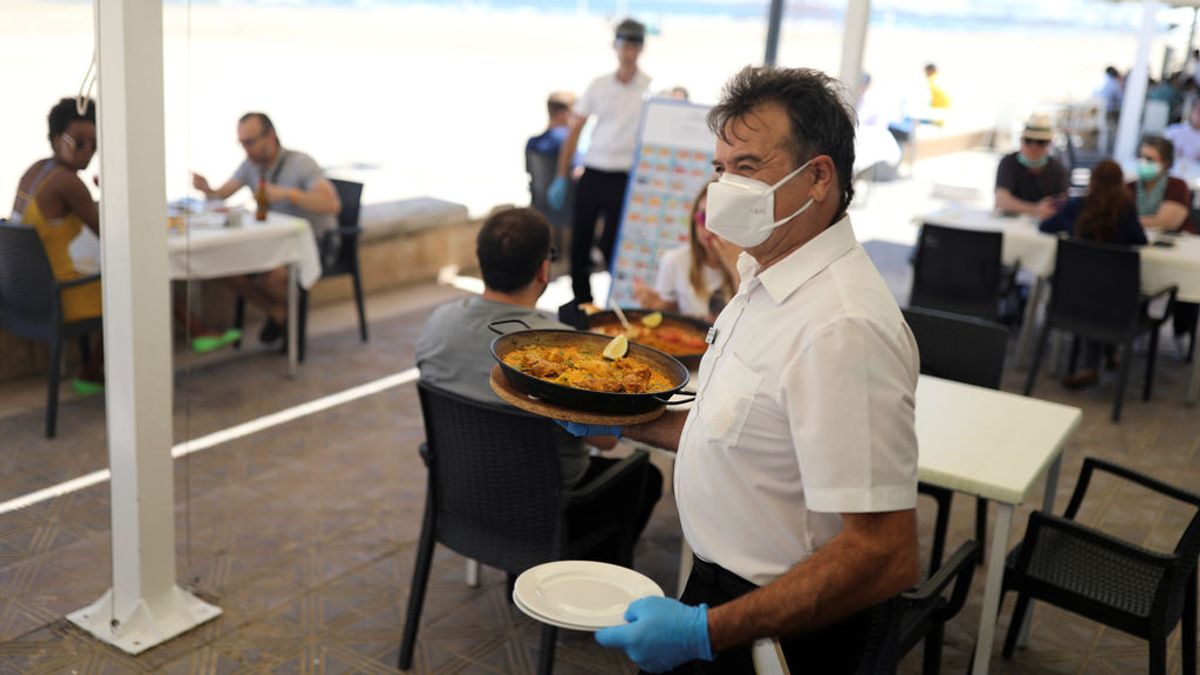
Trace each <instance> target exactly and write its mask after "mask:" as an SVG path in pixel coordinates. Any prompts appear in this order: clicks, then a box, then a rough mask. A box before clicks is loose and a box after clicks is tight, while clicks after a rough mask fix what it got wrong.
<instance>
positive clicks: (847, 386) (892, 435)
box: [675, 218, 919, 585]
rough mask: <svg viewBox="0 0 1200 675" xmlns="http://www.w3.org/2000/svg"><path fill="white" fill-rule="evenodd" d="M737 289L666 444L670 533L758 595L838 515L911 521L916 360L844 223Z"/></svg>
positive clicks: (744, 263) (748, 275)
mask: <svg viewBox="0 0 1200 675" xmlns="http://www.w3.org/2000/svg"><path fill="white" fill-rule="evenodd" d="M738 269H739V271H740V272H741V277H742V283H741V286H740V288H739V289H738V293H737V295H735V296H734V298H733V299H732V300H731V301H730V303H729V304H728V305H727V306H726V307H725V310H724V311H722V312H721V315H720V316H719V317H718V318H717V321H716V323H715V325H714V328H715V329H716V335H715V338H714V339H713V342H712V345H711V346H710V347H709V349H708V351H707V353H705V355H704V359H703V360H702V361H701V363H700V373H699V378H698V387H697V390H698V394H697V397H696V402H695V404H694V406H693V408H692V410H691V412H690V414H689V415H688V418H687V422H686V423H685V425H684V427H683V432H682V435H681V436H680V439H679V453H678V455H677V457H676V460H675V494H676V498H677V501H678V504H679V516H680V520H681V522H682V524H683V533H684V536H685V537H687V541H688V543H689V544H690V545H691V547H692V550H694V551H695V552H696V554H697V555H699V556H700V557H701V558H703V559H704V560H708V561H710V562H714V563H716V564H718V565H721V566H722V567H724V568H725V569H728V570H730V571H731V572H734V573H735V574H738V575H739V576H741V577H743V578H745V579H748V580H750V581H753V582H754V583H756V584H759V585H762V584H767V583H770V582H771V581H773V580H774V579H776V578H777V577H779V576H780V575H782V574H783V573H784V572H786V571H788V570H789V569H790V568H792V567H793V566H795V565H796V564H797V563H799V562H801V561H802V560H804V559H805V558H807V557H809V556H810V555H812V553H813V552H814V551H815V550H817V549H818V548H820V547H821V546H823V545H824V544H825V543H826V542H828V541H829V540H830V539H832V538H833V537H834V536H835V535H836V534H837V533H838V531H839V530H840V529H841V523H842V520H841V515H840V514H842V513H871V512H882V511H896V510H903V509H909V508H913V507H914V506H915V505H916V500H917V439H916V431H915V429H914V426H913V414H914V392H915V391H916V385H917V375H918V370H919V361H918V356H917V347H916V343H915V341H914V340H913V337H912V333H911V332H910V331H909V329H908V325H907V324H906V323H905V322H904V318H903V316H902V315H901V313H900V309H899V308H898V307H897V306H896V301H895V300H894V299H893V298H892V294H891V292H890V291H889V290H888V288H887V286H886V285H885V284H884V282H883V279H882V278H881V277H880V276H879V272H878V271H877V270H876V269H875V266H874V265H873V264H872V263H871V260H870V259H869V258H868V257H867V254H866V252H865V251H864V250H863V248H862V246H860V245H859V244H858V242H857V241H856V240H855V238H854V231H853V229H852V228H851V226H850V221H849V219H848V218H843V219H842V220H840V221H838V222H837V223H835V224H834V225H832V226H831V227H829V228H828V229H827V230H825V231H824V232H822V233H821V234H820V235H818V236H817V237H815V238H813V239H812V240H811V241H809V242H808V243H806V244H805V245H803V246H802V247H800V248H799V249H797V250H796V251H795V252H794V253H792V254H791V255H789V256H788V257H787V258H785V259H783V260H781V261H779V262H777V263H776V264H775V265H773V266H771V267H770V268H768V269H766V270H764V271H762V272H761V273H759V272H758V266H757V264H756V263H755V261H754V259H753V258H751V257H750V256H748V255H746V254H743V255H742V257H741V258H740V259H739V261H738Z"/></svg>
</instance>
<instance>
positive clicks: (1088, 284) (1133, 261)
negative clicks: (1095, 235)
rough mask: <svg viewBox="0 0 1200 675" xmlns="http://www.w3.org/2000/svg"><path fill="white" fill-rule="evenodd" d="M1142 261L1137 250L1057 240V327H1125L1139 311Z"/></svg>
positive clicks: (1053, 304)
mask: <svg viewBox="0 0 1200 675" xmlns="http://www.w3.org/2000/svg"><path fill="white" fill-rule="evenodd" d="M1141 270H1142V267H1141V257H1140V256H1139V254H1138V252H1137V250H1136V249H1133V248H1128V247H1124V246H1114V245H1111V244H1101V243H1097V242H1092V241H1082V240H1079V239H1059V240H1058V251H1057V252H1056V255H1055V263H1054V279H1053V282H1052V291H1051V296H1050V307H1049V313H1050V316H1051V317H1052V318H1053V320H1054V322H1055V324H1056V325H1058V326H1059V327H1061V328H1064V329H1067V330H1070V329H1071V327H1072V326H1078V327H1083V328H1092V329H1101V330H1104V329H1110V330H1122V329H1127V328H1129V327H1131V326H1133V325H1135V324H1136V323H1137V320H1138V312H1139V311H1140V307H1141V283H1142V281H1141V278H1142V272H1141Z"/></svg>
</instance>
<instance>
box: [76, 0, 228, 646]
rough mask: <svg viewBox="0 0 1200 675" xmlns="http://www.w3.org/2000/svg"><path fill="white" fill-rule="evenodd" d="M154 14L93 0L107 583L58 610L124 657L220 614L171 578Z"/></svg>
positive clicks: (146, 5)
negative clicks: (108, 499) (88, 601)
mask: <svg viewBox="0 0 1200 675" xmlns="http://www.w3.org/2000/svg"><path fill="white" fill-rule="evenodd" d="M162 20H163V19H162V4H161V3H159V2H145V1H144V0H96V44H97V48H98V49H97V52H98V55H99V64H98V65H99V74H100V75H99V81H98V86H99V100H98V103H99V108H98V114H99V138H100V157H101V165H100V169H101V170H100V175H101V177H102V180H103V199H102V202H101V213H100V223H101V225H100V231H101V248H102V255H103V260H104V357H105V363H106V383H105V389H106V404H107V415H108V447H109V467H110V469H111V471H112V484H111V485H112V567H113V586H112V588H111V589H109V591H108V592H107V593H105V594H104V595H103V596H102V597H101V598H100V599H99V600H98V601H96V602H95V603H94V604H92V605H90V606H88V607H85V608H83V609H81V610H79V611H77V612H74V613H72V614H71V615H69V616H68V618H69V619H70V620H71V621H73V622H74V623H76V624H78V625H79V626H80V627H81V628H83V629H85V630H87V631H88V632H90V633H91V634H92V635H94V636H96V637H97V638H99V639H100V640H103V641H104V642H108V643H110V644H113V645H115V646H117V647H119V648H121V649H122V650H124V651H126V652H129V653H131V654H137V653H140V652H142V651H144V650H146V649H148V648H150V647H153V646H154V645H157V644H159V643H162V642H164V641H166V640H168V639H170V638H172V637H175V636H176V635H179V634H180V633H182V632H184V631H186V630H188V629H190V628H192V627H194V626H196V625H198V624H200V623H203V622H204V621H207V620H209V619H212V618H214V617H216V616H217V615H219V614H220V613H221V610H220V609H218V608H217V607H214V606H212V605H209V604H206V603H204V602H202V601H200V600H198V599H196V598H195V597H194V596H192V595H191V594H190V593H188V592H186V591H184V590H183V589H181V588H179V587H178V586H177V585H175V500H174V475H173V470H174V469H173V466H172V460H171V443H172V417H171V412H172V402H171V399H172V396H171V395H172V386H173V385H172V372H171V335H170V316H171V312H170V306H169V302H168V279H167V230H166V226H165V223H166V179H165V170H166V167H165V152H164V136H163V128H164V125H163V61H162V53H163V51H162V50H163V42H162V25H163V24H162Z"/></svg>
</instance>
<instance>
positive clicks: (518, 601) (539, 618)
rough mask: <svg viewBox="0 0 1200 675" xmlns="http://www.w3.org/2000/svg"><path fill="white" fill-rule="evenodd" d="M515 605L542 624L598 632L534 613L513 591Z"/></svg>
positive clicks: (587, 627) (589, 627) (588, 627)
mask: <svg viewBox="0 0 1200 675" xmlns="http://www.w3.org/2000/svg"><path fill="white" fill-rule="evenodd" d="M513 604H514V605H516V607H517V609H519V610H521V611H522V612H523V613H524V614H525V615H527V616H528V617H529V618H531V619H533V620H534V621H539V622H541V623H548V624H550V625H551V626H558V627H559V628H566V629H567V630H578V631H583V632H586V633H591V632H594V631H595V630H596V629H595V628H593V627H591V626H579V625H576V624H573V623H566V622H563V621H555V620H554V619H551V618H549V617H545V616H542V615H541V614H538V613H537V612H535V611H533V610H532V609H529V608H528V607H526V606H525V603H523V602H521V598H518V597H517V592H516V591H513Z"/></svg>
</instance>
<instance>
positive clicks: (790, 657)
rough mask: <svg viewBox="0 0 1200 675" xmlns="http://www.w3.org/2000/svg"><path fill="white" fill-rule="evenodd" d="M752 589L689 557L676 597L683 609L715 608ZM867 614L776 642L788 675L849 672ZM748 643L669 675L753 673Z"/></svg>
mask: <svg viewBox="0 0 1200 675" xmlns="http://www.w3.org/2000/svg"><path fill="white" fill-rule="evenodd" d="M756 588H758V586H755V585H754V584H752V583H750V582H749V581H746V580H745V579H743V578H741V577H739V576H737V575H736V574H734V573H732V572H730V571H728V570H726V569H724V568H723V567H721V566H719V565H714V564H712V563H710V562H705V561H703V560H701V559H699V558H697V557H695V556H693V557H692V574H691V576H689V577H688V581H687V586H686V587H685V588H684V589H683V595H682V596H681V597H680V598H679V600H680V602H682V603H684V604H685V605H698V604H700V603H702V602H706V603H708V606H709V607H716V606H717V605H721V604H724V603H726V602H729V601H730V600H733V599H734V598H737V597H739V596H742V595H745V594H747V593H749V592H750V591H753V590H755V589H756ZM867 628H868V614H867V613H866V612H861V613H859V614H855V615H853V616H850V617H848V618H846V619H843V620H841V621H839V622H837V623H835V624H833V625H831V626H827V627H825V628H822V629H820V630H816V631H812V632H810V633H802V634H799V635H794V636H790V637H783V638H780V640H779V642H780V645H781V646H782V647H783V655H784V657H786V658H787V664H788V670H789V671H791V673H792V675H801V674H802V673H819V674H821V675H827V674H828V675H837V674H839V673H853V672H855V670H856V669H857V667H858V662H859V658H860V657H861V655H862V652H863V649H864V647H865V644H866V641H867V633H868V631H867ZM750 649H751V647H750V645H746V646H744V647H735V648H732V649H725V650H723V651H721V652H719V653H718V654H717V655H716V656H717V658H716V660H715V661H712V662H711V663H710V662H706V661H693V662H691V663H685V664H683V665H682V666H679V667H678V668H676V669H675V670H672V671H671V673H674V674H675V675H685V674H686V675H742V674H743V673H753V672H754V662H753V660H752V657H751V656H750Z"/></svg>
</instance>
